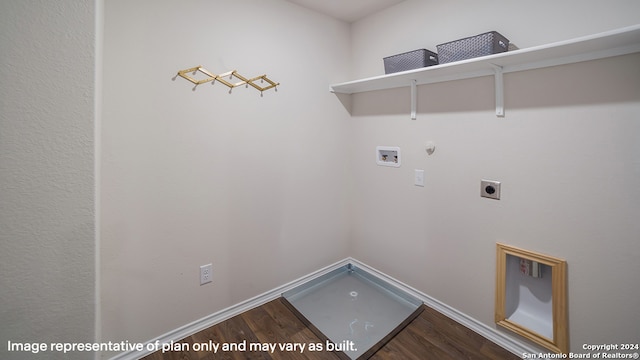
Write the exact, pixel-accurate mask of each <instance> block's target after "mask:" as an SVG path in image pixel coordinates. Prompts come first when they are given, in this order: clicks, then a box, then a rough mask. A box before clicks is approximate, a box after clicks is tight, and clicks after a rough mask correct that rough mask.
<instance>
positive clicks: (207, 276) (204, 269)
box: [200, 264, 213, 285]
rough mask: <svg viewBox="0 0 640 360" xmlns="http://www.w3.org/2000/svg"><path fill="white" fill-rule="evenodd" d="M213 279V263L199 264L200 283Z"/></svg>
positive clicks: (206, 282)
mask: <svg viewBox="0 0 640 360" xmlns="http://www.w3.org/2000/svg"><path fill="white" fill-rule="evenodd" d="M212 281H213V264H207V265H202V266H200V285H204V284H208V283H210V282H212Z"/></svg>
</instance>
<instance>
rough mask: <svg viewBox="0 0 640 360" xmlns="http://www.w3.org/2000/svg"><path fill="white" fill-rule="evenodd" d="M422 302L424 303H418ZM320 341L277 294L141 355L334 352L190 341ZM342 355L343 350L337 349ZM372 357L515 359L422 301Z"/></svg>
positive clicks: (319, 355)
mask: <svg viewBox="0 0 640 360" xmlns="http://www.w3.org/2000/svg"><path fill="white" fill-rule="evenodd" d="M423 306H424V305H423ZM245 340H246V343H247V344H248V343H271V344H276V343H304V344H310V343H324V341H322V340H320V338H319V337H318V336H316V335H315V334H314V333H313V331H311V329H310V328H308V327H307V326H305V325H304V324H303V323H302V322H301V321H300V320H299V319H298V318H297V317H296V316H295V314H293V313H292V312H291V311H290V310H289V309H288V308H287V306H286V305H285V304H284V303H283V300H282V299H276V300H273V301H271V302H269V303H267V304H264V305H262V306H260V307H257V308H255V309H252V310H249V311H246V312H244V313H242V314H240V315H237V316H235V317H233V318H231V319H229V320H227V321H224V322H222V323H220V324H217V325H214V326H212V327H210V328H208V329H205V330H203V331H201V332H199V333H197V334H194V335H192V336H190V337H188V338H186V339H183V340H182V343H186V344H188V345H184V347H185V348H186V349H188V351H169V352H166V353H165V354H162V353H161V352H160V351H158V352H155V353H153V354H151V355H148V356H146V357H145V358H144V359H145V360H195V359H198V360H200V359H242V360H244V359H318V360H333V359H336V360H338V359H340V357H339V356H338V355H337V354H336V353H333V352H326V351H318V352H313V351H307V349H305V351H304V352H303V353H300V352H299V351H279V350H276V351H274V352H273V353H271V352H269V351H266V352H263V351H253V352H250V351H248V349H247V351H227V352H222V351H221V349H219V350H218V352H217V353H215V354H214V353H213V352H211V351H200V352H197V351H194V350H193V344H203V343H213V344H223V343H235V344H237V343H242V342H243V341H245ZM343 355H344V354H343ZM370 359H372V360H387V359H398V360H411V359H415V360H429V359H434V360H436V359H437V360H446V359H499V360H503V359H505V360H506V359H519V357H517V356H516V355H514V354H512V353H510V352H508V351H506V350H504V349H503V348H501V347H499V346H497V345H495V344H494V343H492V342H490V341H488V340H487V339H485V338H483V337H482V336H480V335H478V334H477V333H475V332H473V331H471V330H470V329H468V328H466V327H464V326H462V325H460V324H458V323H456V322H454V321H452V320H450V319H449V318H447V317H446V316H444V315H442V314H440V313H438V312H437V311H435V310H433V309H431V308H428V307H426V306H424V311H423V312H422V313H421V314H420V315H419V316H418V317H416V318H415V319H414V320H413V321H412V322H411V323H409V325H407V326H406V327H405V328H404V329H403V330H402V331H400V332H399V333H398V334H397V335H396V336H395V337H393V338H392V339H391V340H390V341H389V342H388V343H386V345H384V346H383V347H382V348H381V349H380V350H378V351H377V352H376V353H374V354H373V356H371V357H370Z"/></svg>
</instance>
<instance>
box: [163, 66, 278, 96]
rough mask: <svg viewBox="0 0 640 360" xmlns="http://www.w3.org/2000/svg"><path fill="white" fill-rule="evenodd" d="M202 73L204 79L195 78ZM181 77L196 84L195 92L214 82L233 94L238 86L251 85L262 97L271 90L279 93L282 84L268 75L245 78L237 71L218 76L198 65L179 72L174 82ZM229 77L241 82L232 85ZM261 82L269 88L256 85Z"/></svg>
mask: <svg viewBox="0 0 640 360" xmlns="http://www.w3.org/2000/svg"><path fill="white" fill-rule="evenodd" d="M198 73H200V74H202V75H204V78H200V79H197V78H195V76H196V75H197V74H198ZM189 74H191V75H189ZM178 76H180V77H181V78H183V79H186V80H188V81H190V82H191V83H193V84H195V86H194V87H193V89H194V90H195V89H196V87H198V85H202V84H206V83H208V82H211V83H212V84H213V83H214V82H216V81H217V82H219V83H222V84H224V85H225V86H227V87H228V88H229V93H231V90H233V88H235V87H238V86H242V85H245V86H246V87H248V86H249V85H251V87H253V88H254V89H256V90H258V91H260V96H262V92H263V91H265V90H269V89H272V88H273V89H274V90H275V91H278V88H277V86H278V85H280V83H277V82H274V81H272V80H270V79H269V78H268V77H267V75H260V76H256V77H253V78H250V79H248V78H245V77H244V76H242V75H240V74H239V73H238V72H237V71H236V70H232V71H229V72H226V73H224V74H220V75H216V74H214V73H212V72H210V71H209V70H207V69H205V68H203V67H202V66H200V65H198V66H196V67H192V68H189V69H184V70H180V71H178V73H177V74H176V76H175V77H174V78H173V79H174V80H175V79H176V78H177V77H178ZM227 77H228V78H229V80H232V79H233V78H236V79H238V80H240V81H239V82H235V83H232V82H230V81H227V80H226V79H227ZM258 80H260V83H264V82H267V84H268V85H267V86H260V85H258V84H257V83H256V81H258Z"/></svg>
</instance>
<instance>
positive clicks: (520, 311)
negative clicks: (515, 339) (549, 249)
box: [495, 243, 569, 353]
mask: <svg viewBox="0 0 640 360" xmlns="http://www.w3.org/2000/svg"><path fill="white" fill-rule="evenodd" d="M496 245H497V246H496V302H495V322H496V324H498V325H499V326H501V327H503V328H506V329H508V330H510V331H513V332H515V333H516V334H518V335H520V336H523V337H525V338H527V339H529V340H531V341H533V342H534V343H537V344H538V345H541V346H543V347H545V348H547V349H549V350H551V351H553V352H556V353H568V351H569V334H568V330H569V329H568V326H567V281H566V276H567V273H566V271H567V270H566V269H567V263H566V261H565V260H562V259H559V258H556V257H553V256H548V255H544V254H540V253H537V252H534V251H529V250H524V249H520V248H517V247H513V246H509V245H504V244H500V243H498V244H496Z"/></svg>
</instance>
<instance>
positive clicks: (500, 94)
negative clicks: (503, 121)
mask: <svg viewBox="0 0 640 360" xmlns="http://www.w3.org/2000/svg"><path fill="white" fill-rule="evenodd" d="M491 65H492V66H493V71H494V78H495V88H496V89H495V90H496V116H498V117H504V78H503V76H502V66H498V65H495V64H491Z"/></svg>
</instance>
